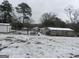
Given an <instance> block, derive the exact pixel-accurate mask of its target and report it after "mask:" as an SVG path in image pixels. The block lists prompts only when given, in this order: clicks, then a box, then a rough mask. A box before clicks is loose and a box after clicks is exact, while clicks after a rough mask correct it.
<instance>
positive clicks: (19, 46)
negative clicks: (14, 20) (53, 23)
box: [0, 34, 79, 58]
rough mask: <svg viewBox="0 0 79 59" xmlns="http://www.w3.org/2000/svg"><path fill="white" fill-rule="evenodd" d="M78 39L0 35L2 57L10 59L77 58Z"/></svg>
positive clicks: (78, 49) (78, 50) (0, 53)
mask: <svg viewBox="0 0 79 59" xmlns="http://www.w3.org/2000/svg"><path fill="white" fill-rule="evenodd" d="M78 52H79V38H78V37H55V36H45V35H40V36H37V35H35V36H34V35H33V36H32V35H31V36H30V35H15V34H0V55H8V56H9V58H77V57H79V53H78Z"/></svg>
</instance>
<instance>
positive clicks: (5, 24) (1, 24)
mask: <svg viewBox="0 0 79 59" xmlns="http://www.w3.org/2000/svg"><path fill="white" fill-rule="evenodd" d="M0 26H10V24H9V23H0Z"/></svg>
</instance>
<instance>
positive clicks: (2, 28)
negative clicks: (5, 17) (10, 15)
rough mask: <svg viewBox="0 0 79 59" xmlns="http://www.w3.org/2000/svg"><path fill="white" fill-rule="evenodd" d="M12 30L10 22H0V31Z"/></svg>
mask: <svg viewBox="0 0 79 59" xmlns="http://www.w3.org/2000/svg"><path fill="white" fill-rule="evenodd" d="M10 31H11V25H10V24H9V23H0V33H8V32H10Z"/></svg>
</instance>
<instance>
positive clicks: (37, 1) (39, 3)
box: [0, 0, 79, 22]
mask: <svg viewBox="0 0 79 59" xmlns="http://www.w3.org/2000/svg"><path fill="white" fill-rule="evenodd" d="M2 1H3V0H0V4H1V2H2ZM9 2H10V3H11V4H12V5H13V6H14V7H15V6H17V5H18V4H19V3H21V2H25V3H27V4H28V5H29V6H30V7H31V8H32V18H33V19H34V20H35V21H36V22H39V19H40V17H41V15H42V14H43V13H45V12H55V13H57V15H58V16H59V17H61V18H62V19H63V20H64V19H66V17H65V11H64V8H66V7H67V6H69V5H72V6H74V7H75V8H79V0H9Z"/></svg>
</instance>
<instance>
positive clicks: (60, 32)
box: [41, 27, 75, 36]
mask: <svg viewBox="0 0 79 59" xmlns="http://www.w3.org/2000/svg"><path fill="white" fill-rule="evenodd" d="M41 33H43V34H47V35H52V36H75V33H74V30H72V29H70V28H54V27H46V28H42V29H41Z"/></svg>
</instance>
